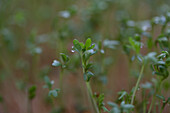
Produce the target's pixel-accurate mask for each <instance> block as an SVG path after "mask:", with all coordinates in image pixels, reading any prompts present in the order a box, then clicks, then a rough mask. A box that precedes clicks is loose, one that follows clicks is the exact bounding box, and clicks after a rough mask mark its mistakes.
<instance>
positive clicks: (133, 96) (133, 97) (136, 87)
mask: <svg viewBox="0 0 170 113" xmlns="http://www.w3.org/2000/svg"><path fill="white" fill-rule="evenodd" d="M144 67H145V65H144V63H143V65H142V68H141V71H140V74H139V77H138V80H137V82H136V86H135V90H134V92H133V95H132V99H131V104H133V102H134V99H135V94H136V91H137V89H138V87H139V83H140V80H141V78H142V74H143V70H144Z"/></svg>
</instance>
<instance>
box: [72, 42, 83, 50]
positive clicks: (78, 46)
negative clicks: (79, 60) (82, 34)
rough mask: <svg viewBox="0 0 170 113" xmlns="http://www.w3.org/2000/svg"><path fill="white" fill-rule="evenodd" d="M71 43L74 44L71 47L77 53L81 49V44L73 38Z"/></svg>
mask: <svg viewBox="0 0 170 113" xmlns="http://www.w3.org/2000/svg"><path fill="white" fill-rule="evenodd" d="M73 45H74V48H73V49H75V50H76V51H77V52H78V53H80V52H81V50H82V47H81V45H82V44H80V42H79V41H78V40H76V39H74V40H73Z"/></svg>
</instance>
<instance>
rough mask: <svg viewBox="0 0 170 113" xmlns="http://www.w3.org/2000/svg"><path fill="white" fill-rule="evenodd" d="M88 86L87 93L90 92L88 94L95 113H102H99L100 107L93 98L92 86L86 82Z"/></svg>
mask: <svg viewBox="0 0 170 113" xmlns="http://www.w3.org/2000/svg"><path fill="white" fill-rule="evenodd" d="M86 86H87V91H88V94H89V98H90V100H91V103H92V105H93V108H94V110H95V113H100V112H99V109H98V106H97V104H96V101H95V100H94V98H93V93H92V89H91V86H90V83H89V82H86Z"/></svg>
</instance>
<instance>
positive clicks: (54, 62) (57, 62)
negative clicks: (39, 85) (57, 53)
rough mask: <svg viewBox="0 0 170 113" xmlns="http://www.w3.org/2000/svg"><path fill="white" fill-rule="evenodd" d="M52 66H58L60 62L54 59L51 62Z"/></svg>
mask: <svg viewBox="0 0 170 113" xmlns="http://www.w3.org/2000/svg"><path fill="white" fill-rule="evenodd" d="M52 66H55V67H58V66H61V63H60V62H59V61H57V60H54V61H53V63H52Z"/></svg>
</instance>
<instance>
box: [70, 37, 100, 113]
mask: <svg viewBox="0 0 170 113" xmlns="http://www.w3.org/2000/svg"><path fill="white" fill-rule="evenodd" d="M73 45H74V46H73V48H72V49H73V50H74V51H77V52H78V53H79V55H80V58H81V62H82V63H81V64H82V69H83V77H84V80H85V82H86V87H87V92H88V95H89V98H90V101H91V103H92V106H93V109H94V111H95V113H100V112H99V108H98V106H97V103H96V101H95V99H94V96H93V92H92V89H91V86H90V82H89V81H90V79H91V78H92V77H93V76H94V74H93V73H92V72H91V71H89V69H90V68H91V67H92V63H90V62H89V59H90V57H91V56H92V55H94V54H95V53H96V51H95V50H94V49H93V48H94V47H95V45H94V44H91V39H90V38H88V39H87V40H86V43H85V44H84V43H82V42H79V41H78V40H76V39H75V40H74V41H73Z"/></svg>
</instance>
